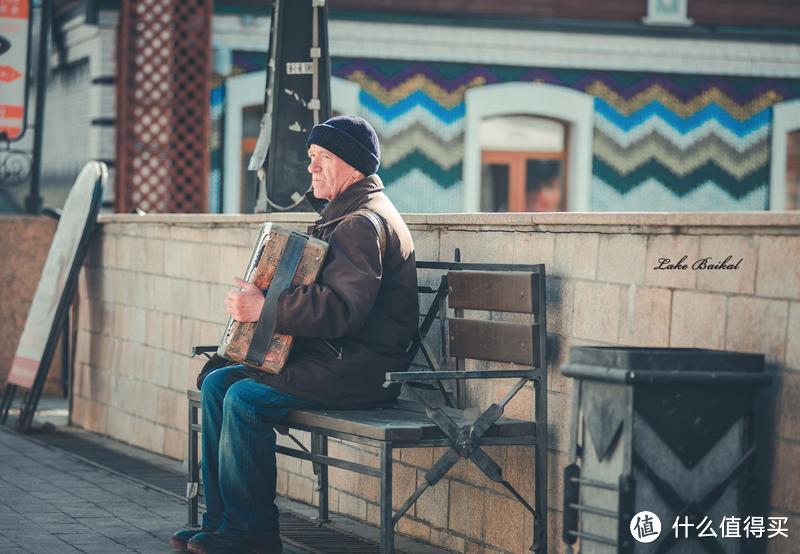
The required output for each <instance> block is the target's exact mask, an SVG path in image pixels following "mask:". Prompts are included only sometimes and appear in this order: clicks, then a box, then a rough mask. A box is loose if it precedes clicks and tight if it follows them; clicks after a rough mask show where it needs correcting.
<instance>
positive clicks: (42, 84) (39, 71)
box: [25, 0, 53, 215]
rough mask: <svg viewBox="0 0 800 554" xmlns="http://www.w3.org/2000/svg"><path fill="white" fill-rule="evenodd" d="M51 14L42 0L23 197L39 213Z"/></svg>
mask: <svg viewBox="0 0 800 554" xmlns="http://www.w3.org/2000/svg"><path fill="white" fill-rule="evenodd" d="M52 16H53V0H42V8H41V18H40V19H41V23H40V25H39V61H38V62H37V64H36V75H37V77H36V119H35V123H34V127H35V128H34V135H33V173H32V175H31V193H30V194H29V195H28V196H27V197H26V198H25V210H26V211H27V212H28V213H29V214H33V215H39V214H40V213H41V211H42V195H41V194H40V190H41V187H40V185H41V178H42V140H43V139H44V99H45V96H46V94H47V65H48V64H47V61H48V59H47V56H48V54H49V51H50V48H49V44H50V20H51V19H52Z"/></svg>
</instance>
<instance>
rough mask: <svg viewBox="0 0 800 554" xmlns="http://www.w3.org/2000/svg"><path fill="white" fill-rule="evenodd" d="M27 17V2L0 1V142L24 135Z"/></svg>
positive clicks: (26, 93)
mask: <svg viewBox="0 0 800 554" xmlns="http://www.w3.org/2000/svg"><path fill="white" fill-rule="evenodd" d="M29 15H30V1H29V0H0V140H1V139H5V140H8V141H14V140H17V139H19V138H20V137H21V136H22V134H23V133H24V132H25V112H26V107H27V104H28V102H27V97H28V87H27V84H28V83H27V79H26V78H25V75H27V73H28V48H29V45H30V18H29Z"/></svg>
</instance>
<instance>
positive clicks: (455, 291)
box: [187, 252, 548, 554]
mask: <svg viewBox="0 0 800 554" xmlns="http://www.w3.org/2000/svg"><path fill="white" fill-rule="evenodd" d="M456 259H458V252H456ZM417 269H418V272H419V273H420V279H419V280H420V283H422V282H424V281H425V280H426V278H427V280H428V281H429V282H430V281H431V279H433V282H434V286H426V285H423V286H420V287H419V292H420V294H421V298H420V305H421V306H425V305H428V307H427V309H426V310H423V311H424V312H425V313H424V315H421V323H420V328H419V333H418V336H417V338H416V339H415V341H414V344H413V348H415V350H416V357H417V358H418V359H419V360H420V361H421V362H422V364H421V365H422V366H423V367H425V368H426V369H425V370H424V371H416V370H415V369H416V368H415V366H412V368H411V369H410V370H409V371H408V372H404V373H387V374H386V383H387V385H388V384H389V383H402V384H404V385H406V386H404V387H403V394H402V395H401V398H403V399H401V400H398V401H397V402H396V404H395V405H393V406H392V407H390V408H381V409H374V410H327V409H320V410H299V409H298V410H292V411H290V412H289V414H288V415H287V417H286V420H285V422H284V423H283V425H284V426H285V429H278V431H279V432H282V433H283V434H288V435H289V437H290V438H291V439H292V440H293V441H294V442H295V444H296V445H297V446H298V447H297V448H293V447H287V446H283V445H278V446H277V451H278V453H280V454H283V455H286V456H291V457H294V458H298V459H301V460H308V461H311V462H312V464H313V467H314V472H315V474H316V475H317V490H318V491H319V505H318V517H319V521H320V522H327V521H329V518H328V466H333V467H337V468H342V469H345V470H349V471H354V472H356V473H360V474H364V475H370V476H373V477H377V478H379V479H380V494H379V505H380V521H381V529H380V551H381V552H382V553H389V552H394V526H395V525H396V524H397V522H398V521H399V520H400V518H401V517H402V516H403V514H405V513H406V511H408V509H409V508H410V507H411V506H412V505H413V504H414V502H416V500H417V499H418V498H419V497H420V496H421V495H422V494H423V493H424V492H425V490H426V489H427V488H428V487H431V486H433V485H435V484H436V483H437V482H438V481H439V480H441V479H442V478H443V477H444V476H445V475H446V474H447V472H448V471H449V470H450V468H452V467H453V466H454V465H455V464H456V463H457V462H458V461H459V460H460V459H461V458H468V459H469V460H470V461H471V462H472V463H474V464H475V465H476V466H477V467H478V468H479V469H480V470H481V471H482V472H483V473H484V474H485V475H486V476H487V477H488V478H489V479H491V480H493V481H494V482H496V483H498V484H500V485H502V486H503V487H505V488H506V489H507V490H508V491H509V492H510V493H511V494H512V495H513V496H514V497H515V498H516V499H517V500H518V501H520V502H521V503H522V504H523V505H524V506H525V508H526V509H527V510H528V511H529V512H530V513H531V514H532V515H533V518H534V527H533V537H532V543H533V544H532V546H531V550H532V551H534V552H536V553H538V554H543V553H545V552H547V490H548V486H547V367H546V363H545V362H546V347H545V346H546V336H547V324H546V317H545V309H544V307H545V268H544V265H541V264H539V265H510V264H468V263H460V262H452V263H450V262H417ZM436 277H438V283H437V282H436ZM465 310H466V311H468V312H466V315H473V311H481V312H489V314H490V319H489V320H486V319H473V318H468V317H465ZM507 314H516V315H511V316H509V315H507ZM519 314H523V315H522V316H520V315H519ZM524 314H527V315H524ZM448 316H449V317H448ZM520 317H522V318H524V319H525V320H526V321H525V322H524V323H520V322H518V321H508V319H516V320H519V319H520ZM436 323H438V325H435V324H436ZM434 328H438V330H439V331H440V333H445V332H446V334H445V335H443V337H442V347H441V349H440V350H443V349H444V347H445V345H446V346H447V354H448V355H445V356H440V355H437V354H436V352H435V349H434V348H432V347H431V346H430V345H429V342H430V340H429V339H430V338H433V336H434V333H432V329H434ZM445 339H446V340H445ZM215 350H216V346H200V347H195V348H194V349H193V354H200V353H205V354H206V355H207V353H208V352H211V351H215ZM440 359H445V360H448V359H453V360H454V363H453V365H452V366H451V368H450V369H443V368H442V367H441V364H440ZM467 359H471V360H479V361H480V362H479V363H482V364H486V363H487V362H501V363H505V364H506V365H505V366H504V367H503V368H487V369H478V370H467V368H466V360H467ZM417 367H419V366H417ZM468 379H481V380H484V379H515V384H514V385H513V386H511V387H510V389H509V390H508V392H507V393H506V394H505V395H504V396H503V397H502V398H500V399H499V400H497V401H496V402H494V403H493V404H491V405H490V406H489V407H488V408H487V409H486V410H484V411H483V412H482V413H480V414H479V415H478V416H477V417H474V413H475V411H476V410H475V409H474V408H473V409H470V410H467V409H466V408H467V406H466V393H467V388H466V380H468ZM528 383H532V385H533V411H532V413H533V414H534V421H527V420H521V419H513V418H506V417H503V409H504V407H505V406H506V405H507V404H508V402H510V401H511V399H512V398H513V397H514V396H515V395H516V394H517V393H518V392H519V391H520V390H522V389H523V387H524V386H525V385H526V384H528ZM188 396H189V428H190V429H189V441H188V449H189V452H188V458H187V461H188V475H187V481H188V483H187V498H188V500H189V524H190V525H195V526H196V525H197V522H198V504H199V494H198V493H199V492H200V488H201V486H200V482H199V480H200V467H199V463H198V434H199V432H200V431H201V429H200V421H201V420H200V417H199V410H200V394H199V392H198V391H196V390H190V391H188ZM288 429H296V430H300V431H307V432H309V433H310V436H311V445H310V450H309V449H308V448H306V446H305V445H303V443H302V442H301V441H299V440H298V439H297V438H295V437H294V436H292V435H291V434H289V433H288ZM329 438H334V439H340V440H342V441H347V442H350V443H356V444H361V445H366V446H369V447H374V448H375V449H377V450H378V451H379V453H380V454H379V461H380V467H378V468H375V467H371V466H367V465H363V464H359V463H355V462H352V461H349V460H342V459H338V458H335V457H332V456H329V455H328V439H329ZM491 445H527V446H532V447H534V448H535V457H534V470H533V472H532V474H531V476H532V477H533V479H534V497H535V498H534V502H533V504H534V506H531V505H530V504H529V502H528V501H527V500H526V499H525V498H523V497H522V496H521V495H520V494H519V492H518V491H517V490H516V489H515V488H514V487H513V486H512V485H511V484H510V483H508V482H507V481H506V480H505V479H504V477H503V473H502V469H501V468H500V466H499V465H498V464H497V463H496V462H495V461H494V460H492V458H491V457H490V456H489V455H488V454H487V453H486V452H485V451H484V450H483V449H482V448H481V447H482V446H491ZM431 447H449V449H448V450H446V451H445V453H444V454H443V455H442V456H441V457H440V458H439V459H438V460H437V461H436V462H435V463H434V464H433V465H432V466H431V468H430V469H429V470H428V471H427V473H426V474H425V480H424V482H423V483H422V484H421V485H420V486H419V487H418V488H417V490H416V491H415V492H414V493H413V494H412V495H411V497H409V498H408V499H407V500H406V501H405V502H404V503H403V504H402V506H401V507H400V508H399V509H398V510H397V511H396V512H393V510H392V452H393V451H394V450H395V449H397V448H431Z"/></svg>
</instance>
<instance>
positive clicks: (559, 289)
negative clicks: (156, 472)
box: [72, 214, 800, 554]
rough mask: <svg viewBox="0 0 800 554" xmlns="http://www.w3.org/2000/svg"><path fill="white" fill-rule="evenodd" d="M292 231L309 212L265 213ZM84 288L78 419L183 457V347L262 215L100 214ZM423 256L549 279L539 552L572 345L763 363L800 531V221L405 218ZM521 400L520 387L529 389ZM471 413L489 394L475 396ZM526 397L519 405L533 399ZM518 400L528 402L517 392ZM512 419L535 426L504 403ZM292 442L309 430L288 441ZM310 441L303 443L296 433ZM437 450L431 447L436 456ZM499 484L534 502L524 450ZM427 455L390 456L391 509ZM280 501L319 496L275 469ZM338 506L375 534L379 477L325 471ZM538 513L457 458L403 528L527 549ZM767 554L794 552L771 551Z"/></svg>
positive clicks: (774, 436) (302, 468) (526, 409)
mask: <svg viewBox="0 0 800 554" xmlns="http://www.w3.org/2000/svg"><path fill="white" fill-rule="evenodd" d="M273 217H274V220H275V221H278V222H280V223H281V224H284V225H289V226H293V227H294V228H298V229H303V228H304V227H305V225H307V223H308V222H309V221H310V219H308V218H307V217H306V216H302V215H297V214H286V215H280V216H273ZM102 221H103V223H102V225H101V226H100V227H101V231H100V232H99V233H98V235H97V237H96V238H95V240H94V242H93V245H92V249H91V253H90V256H89V259H88V260H87V264H86V269H85V270H84V272H83V275H82V277H81V286H80V290H81V300H80V302H81V310H80V316H81V318H80V331H79V344H78V350H77V370H76V383H75V385H76V386H75V390H74V398H73V400H74V404H73V414H72V418H73V421H74V422H75V423H76V424H78V425H80V426H82V427H85V428H87V429H90V430H92V431H95V432H98V433H103V434H108V435H111V436H113V437H116V438H118V439H121V440H124V441H126V442H129V443H132V444H136V445H138V446H142V447H144V448H147V449H149V450H152V451H155V452H160V453H164V454H166V455H168V456H171V457H173V458H177V459H181V458H182V457H183V453H184V450H185V443H186V434H185V426H186V410H187V406H186V400H185V390H186V388H187V387H190V386H193V385H194V380H195V376H196V373H197V371H198V369H199V367H200V366H201V362H198V361H195V360H190V359H189V358H188V357H187V353H188V351H189V349H190V347H191V345H193V344H215V343H216V342H217V341H218V339H219V335H220V333H221V331H222V325H223V323H224V321H225V316H224V311H223V306H222V298H223V296H224V295H225V293H226V292H227V290H229V288H230V285H229V283H231V277H232V276H233V274H236V273H238V272H240V271H241V269H242V268H243V267H244V265H245V263H246V260H247V258H248V256H249V250H250V244H251V243H252V241H253V240H254V238H255V230H256V228H257V225H258V222H260V221H262V216H230V217H226V216H171V217H170V216H163V217H140V218H133V217H130V216H110V217H107V218H104V219H103V220H102ZM407 221H408V222H409V224H410V227H411V229H412V231H413V233H414V238H415V242H416V246H417V257H418V258H419V259H442V260H447V259H451V257H452V252H453V249H454V248H456V247H458V248H460V249H461V253H462V259H463V260H464V261H470V262H514V263H544V264H546V267H547V272H548V275H549V277H548V283H547V286H548V305H547V310H548V312H547V317H548V325H549V339H550V340H549V344H550V350H549V364H548V367H549V396H548V403H549V404H548V407H549V411H550V414H549V425H550V429H551V437H552V440H551V451H550V453H549V456H550V464H549V471H550V490H549V502H550V510H551V511H550V514H549V517H550V519H549V521H550V525H551V531H550V544H551V551H552V552H562V551H563V545H562V543H561V540H560V533H561V512H560V511H559V510H560V507H561V493H562V488H563V485H562V479H561V473H562V470H563V467H564V465H565V464H566V463H567V454H566V452H567V449H568V446H569V445H568V440H569V439H568V436H569V435H568V430H569V429H568V428H569V415H570V414H569V406H568V402H567V399H568V397H569V392H570V390H571V387H572V383H571V381H570V380H569V379H566V378H564V377H562V376H561V375H560V372H559V369H558V368H559V367H560V365H561V364H562V363H563V362H564V360H565V358H566V356H567V353H568V350H569V347H570V346H571V345H579V344H627V345H642V346H675V347H678V346H697V347H708V348H724V349H732V350H740V351H752V352H763V353H765V354H766V356H767V362H768V364H769V366H770V371H771V372H773V374H774V376H775V383H774V385H773V387H772V388H771V389H770V390H769V391H768V392H767V394H768V397H769V401H768V402H766V405H767V406H768V407H769V408H768V409H769V410H771V411H772V413H771V414H767V415H768V416H769V418H768V419H770V420H771V421H773V424H772V429H771V430H768V431H769V432H771V440H770V441H768V442H769V444H771V447H772V448H771V451H770V452H765V453H764V455H765V456H766V458H765V459H767V460H769V461H770V464H771V467H772V483H773V484H774V485H773V486H772V492H771V499H770V506H771V509H772V513H771V514H764V515H788V516H789V517H790V520H789V522H790V526H791V525H792V522H793V521H794V522H796V521H800V520H798V519H797V518H798V517H800V492H798V490H800V488H799V484H798V476H799V475H800V471H799V470H800V466H798V460H800V433H799V432H798V429H800V408H798V406H800V404H798V402H797V399H798V398H800V216H798V215H797V214H740V215H733V214H716V215H715V214H683V215H681V214H628V215H626V214H605V215H603V214H546V215H538V216H532V215H530V214H504V215H500V214H496V215H486V214H483V215H479V214H475V215H457V214H454V215H431V216H421V215H416V216H415V215H410V216H407ZM683 255H687V256H688V260H690V261H691V260H693V259H696V258H698V257H706V256H711V257H713V258H715V259H720V258H725V257H726V256H728V255H731V256H733V258H734V259H735V260H738V258H740V257H741V258H743V259H742V262H741V264H740V267H739V269H738V270H736V271H714V272H705V273H704V272H699V271H691V270H688V271H672V272H667V271H655V270H653V269H652V268H653V267H654V266H656V265H657V259H658V258H662V257H670V258H673V259H677V258H680V257H681V256H683ZM524 392H525V393H526V394H528V395H529V392H528V391H524ZM469 393H470V398H471V399H472V402H473V403H476V404H485V403H487V402H489V401H490V400H491V399H493V397H494V396H495V395H496V394H497V392H496V391H495V389H494V388H493V387H492V386H491V385H488V384H486V385H480V386H477V387H471V388H470V391H469ZM529 398H530V397H529V396H528V401H529ZM523 400H524V397H523ZM510 411H511V413H514V414H517V415H525V416H528V415H529V413H530V406H529V404H526V403H525V402H519V403H515V404H513V405H512V406H511V407H510ZM299 435H300V436H301V437H302V436H303V434H302V433H300V434H299ZM303 439H304V440H306V441H307V440H308V437H303ZM330 450H331V452H332V453H333V454H334V455H343V456H346V457H348V458H350V459H353V460H356V461H359V462H362V463H369V464H377V456H376V454H375V452H372V451H370V450H369V449H362V448H358V449H356V448H354V447H352V446H350V445H342V444H338V443H337V442H336V441H333V442H332V443H331V446H330ZM440 450H441V449H440ZM490 452H491V453H492V455H493V456H496V457H497V458H498V459H499V460H500V461H503V462H505V467H506V468H507V469H506V472H507V476H508V478H509V480H510V481H511V482H512V483H513V484H514V485H515V486H518V487H519V488H520V489H521V491H522V493H523V494H524V495H525V496H527V497H528V498H530V497H531V495H532V492H533V491H532V477H531V475H532V474H531V460H532V455H531V453H530V452H529V451H527V450H526V449H523V448H511V447H508V448H499V447H498V448H493V449H490ZM436 454H438V451H433V452H432V451H429V450H427V451H426V450H416V451H414V450H400V451H398V452H397V453H396V463H397V464H396V468H395V474H394V488H395V491H396V493H395V494H396V496H395V506H396V507H397V506H398V505H399V504H400V503H401V502H402V500H404V499H405V497H407V496H408V495H409V494H410V493H411V492H412V491H413V489H414V488H415V487H416V486H417V484H419V483H420V482H421V479H422V478H423V476H424V472H425V471H426V470H427V469H428V468H429V467H430V465H431V463H432V461H433V460H434V459H435V456H436ZM279 459H280V467H281V469H280V471H279V473H278V490H279V492H280V493H281V494H284V495H288V496H291V497H294V498H299V499H301V500H304V501H307V502H311V501H315V500H316V493H315V492H314V484H315V482H314V477H313V472H312V471H311V467H310V464H308V463H306V462H300V461H297V460H291V459H286V458H284V457H280V458H279ZM331 486H332V493H331V509H332V510H334V511H338V512H341V513H345V514H349V515H352V516H354V517H358V518H360V519H365V520H367V521H370V522H372V523H377V522H378V520H379V513H378V507H377V494H378V482H377V480H376V479H373V478H368V477H363V476H358V477H355V476H354V475H353V474H350V473H348V472H345V471H343V470H338V469H332V470H331ZM531 525H532V523H531V518H529V517H528V516H527V513H526V512H524V511H523V509H521V507H520V506H519V505H518V504H516V503H515V502H514V501H513V500H512V498H511V497H510V496H509V495H508V494H507V493H506V492H505V491H504V490H501V489H500V488H499V487H497V486H496V485H495V484H493V483H491V482H490V481H488V480H486V479H485V478H484V477H483V476H482V474H480V473H479V472H478V470H477V469H475V468H474V467H472V466H471V465H470V464H467V463H465V462H463V461H462V462H459V464H458V465H457V466H456V468H455V470H454V471H453V473H451V474H449V475H448V478H446V479H444V480H442V481H441V482H440V483H439V484H438V485H436V487H434V488H433V489H432V490H429V491H427V492H426V493H425V494H424V495H423V496H422V497H421V499H420V501H419V503H418V504H417V505H416V506H415V507H414V508H412V509H411V510H410V511H409V513H408V516H407V517H404V518H403V519H402V520H401V521H400V523H399V530H400V532H403V533H408V534H411V535H415V536H418V537H421V538H423V539H425V540H428V541H431V542H433V543H435V544H439V545H443V546H446V547H449V548H452V549H454V550H457V551H464V552H497V551H502V552H512V553H515V554H517V553H520V552H524V551H526V549H527V547H528V546H530V543H529V537H530V536H531ZM769 544H770V549H771V551H773V552H789V551H790V549H791V548H790V546H789V544H790V543H789V542H788V541H785V543H784V542H781V541H780V540H777V539H772V540H771V541H770V543H769Z"/></svg>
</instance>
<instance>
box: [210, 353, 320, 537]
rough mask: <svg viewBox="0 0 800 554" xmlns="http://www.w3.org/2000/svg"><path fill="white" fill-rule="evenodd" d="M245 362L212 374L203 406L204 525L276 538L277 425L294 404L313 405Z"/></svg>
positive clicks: (226, 531) (235, 534) (230, 532)
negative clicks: (250, 370)
mask: <svg viewBox="0 0 800 554" xmlns="http://www.w3.org/2000/svg"><path fill="white" fill-rule="evenodd" d="M243 369H244V367H243V366H241V365H232V366H228V367H223V368H220V369H217V370H215V371H213V372H211V373H209V374H208V376H207V377H206V378H205V380H204V381H203V386H202V388H201V390H200V392H201V398H202V406H203V431H202V443H203V465H202V471H203V486H204V488H205V495H206V513H205V514H204V515H203V526H205V527H210V528H212V529H217V531H219V532H220V533H223V534H225V535H229V536H231V537H232V538H237V539H253V538H264V539H268V540H275V539H277V538H278V534H279V529H280V527H279V523H278V508H277V507H276V506H275V481H276V479H277V468H276V462H275V429H273V424H274V423H278V422H279V421H280V420H281V418H283V417H284V416H285V415H286V414H287V412H288V411H289V409H290V408H309V407H312V406H313V404H312V403H311V402H307V401H305V400H301V399H299V398H295V397H293V396H290V395H288V394H285V393H283V392H280V391H278V390H275V389H273V388H272V387H269V386H267V385H265V384H263V383H260V382H258V381H256V380H254V379H251V378H249V377H248V375H247V374H246V373H244V372H243V371H242V370H243Z"/></svg>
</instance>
